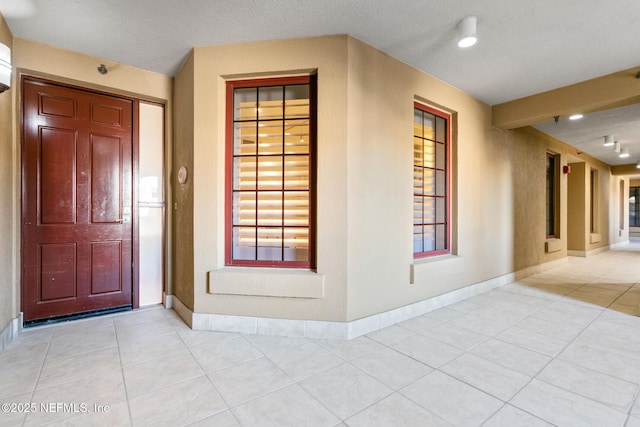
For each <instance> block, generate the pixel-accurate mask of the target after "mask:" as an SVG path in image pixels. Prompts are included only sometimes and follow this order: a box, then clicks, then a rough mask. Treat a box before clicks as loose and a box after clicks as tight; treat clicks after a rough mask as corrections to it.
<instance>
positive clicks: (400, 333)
mask: <svg viewBox="0 0 640 427" xmlns="http://www.w3.org/2000/svg"><path fill="white" fill-rule="evenodd" d="M414 334H415V332H413V331H410V330H408V329H406V328H402V327H400V326H396V325H394V326H388V327H386V328H384V329H380V330H379V331H375V332H371V333H370V334H367V337H369V338H371V339H372V340H375V341H377V342H379V343H381V344H384V345H391V344H394V343H397V342H399V341H402V340H404V339H406V338H409V337H410V336H412V335H414Z"/></svg>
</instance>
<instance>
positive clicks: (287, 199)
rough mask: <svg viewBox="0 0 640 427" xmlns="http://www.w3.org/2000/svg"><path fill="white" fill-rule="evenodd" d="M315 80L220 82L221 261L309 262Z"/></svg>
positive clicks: (308, 264)
mask: <svg viewBox="0 0 640 427" xmlns="http://www.w3.org/2000/svg"><path fill="white" fill-rule="evenodd" d="M314 82H315V79H312V78H311V76H303V77H292V78H275V79H261V80H248V81H247V80H245V81H235V82H229V83H228V84H227V113H228V116H229V118H228V130H227V139H228V142H227V151H228V154H227V205H228V208H227V252H226V256H227V265H255V266H279V267H312V266H313V265H312V264H313V256H314V250H313V249H314V248H313V241H314V238H313V237H314V236H313V200H314V195H313V192H314V191H313V189H314V147H315V146H314V129H315V96H314V94H315V86H314Z"/></svg>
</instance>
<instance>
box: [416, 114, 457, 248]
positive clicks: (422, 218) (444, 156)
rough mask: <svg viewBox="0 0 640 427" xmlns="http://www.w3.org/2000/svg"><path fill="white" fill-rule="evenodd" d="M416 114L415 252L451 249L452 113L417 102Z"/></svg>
mask: <svg viewBox="0 0 640 427" xmlns="http://www.w3.org/2000/svg"><path fill="white" fill-rule="evenodd" d="M413 111H414V114H413V254H414V257H415V258H421V257H427V256H431V255H439V254H445V253H449V252H450V244H449V240H450V238H449V218H450V212H449V211H450V208H449V206H450V204H449V202H450V200H449V197H450V196H449V139H450V136H449V135H450V130H449V126H450V116H449V115H448V114H446V113H444V112H442V111H438V110H436V109H433V108H430V107H427V106H426V105H423V104H420V103H418V102H416V103H415V104H414V110H413Z"/></svg>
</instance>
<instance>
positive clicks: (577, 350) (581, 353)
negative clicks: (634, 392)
mask: <svg viewBox="0 0 640 427" xmlns="http://www.w3.org/2000/svg"><path fill="white" fill-rule="evenodd" d="M558 358H559V359H562V360H566V361H567V362H571V363H573V364H576V365H579V366H582V367H584V368H589V369H592V370H594V371H598V372H601V373H603V374H607V375H611V376H613V377H616V378H619V379H622V380H625V381H628V382H632V383H635V384H640V363H638V361H637V360H635V359H631V358H628V357H625V356H622V355H619V354H616V353H612V352H611V351H608V349H607V348H606V347H599V346H593V345H589V344H586V343H583V342H579V341H578V342H573V343H571V344H570V345H569V346H568V347H567V348H566V349H565V350H564V351H563V352H562V353H561V354H560V355H559V356H558Z"/></svg>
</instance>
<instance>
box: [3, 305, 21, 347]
mask: <svg viewBox="0 0 640 427" xmlns="http://www.w3.org/2000/svg"><path fill="white" fill-rule="evenodd" d="M22 323H23V317H22V313H20V314H19V315H18V317H16V318H15V319H11V321H10V322H9V324H8V325H7V326H6V327H5V328H4V329H3V330H2V332H0V351H2V350H4V349H5V348H7V346H8V345H9V344H10V343H11V341H13V340H14V339H15V338H16V337H17V336H18V335H20V332H22Z"/></svg>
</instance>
